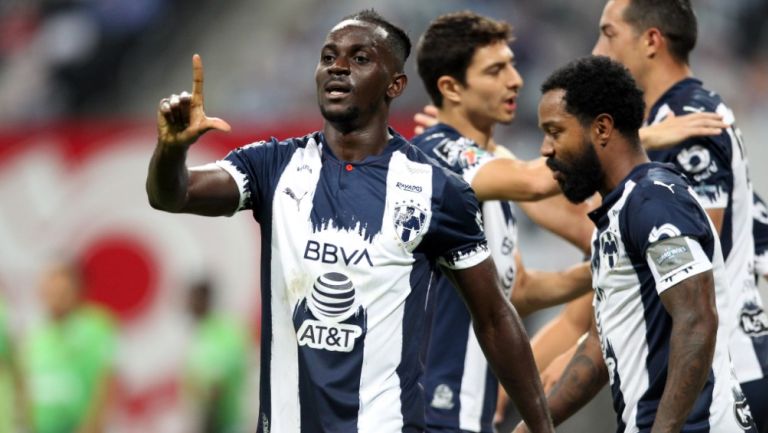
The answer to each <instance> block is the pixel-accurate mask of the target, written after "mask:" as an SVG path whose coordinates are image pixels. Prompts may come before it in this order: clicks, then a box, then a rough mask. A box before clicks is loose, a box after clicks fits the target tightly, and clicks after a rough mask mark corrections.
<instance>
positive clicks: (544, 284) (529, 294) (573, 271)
mask: <svg viewBox="0 0 768 433" xmlns="http://www.w3.org/2000/svg"><path fill="white" fill-rule="evenodd" d="M526 272H527V275H526V279H525V284H524V285H523V287H522V292H523V296H524V297H525V304H526V305H527V306H528V307H529V308H531V309H533V310H534V311H535V310H540V309H542V308H546V307H551V306H553V305H558V304H562V303H564V302H568V301H570V300H572V299H575V298H577V297H579V296H581V295H583V294H585V293H588V292H589V291H590V290H591V289H592V274H591V272H590V269H589V263H588V262H584V263H580V264H578V265H574V266H571V267H570V268H567V269H565V270H562V271H558V272H547V271H538V270H533V269H531V270H527V271H526Z"/></svg>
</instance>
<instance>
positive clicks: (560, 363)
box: [541, 350, 573, 394]
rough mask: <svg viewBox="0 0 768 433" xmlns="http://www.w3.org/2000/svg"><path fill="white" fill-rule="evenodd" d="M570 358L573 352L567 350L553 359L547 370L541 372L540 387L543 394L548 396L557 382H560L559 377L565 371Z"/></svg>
mask: <svg viewBox="0 0 768 433" xmlns="http://www.w3.org/2000/svg"><path fill="white" fill-rule="evenodd" d="M572 357H573V352H572V351H570V350H569V351H567V352H565V353H563V354H561V355H560V356H558V357H557V358H555V359H553V360H552V362H550V363H549V365H548V366H547V368H545V369H544V371H543V372H541V386H542V387H543V388H544V394H549V392H550V391H552V387H554V386H555V384H556V383H557V381H558V380H560V377H562V375H563V372H564V371H565V367H567V366H568V363H569V362H570V361H571V358H572Z"/></svg>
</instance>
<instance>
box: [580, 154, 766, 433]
mask: <svg viewBox="0 0 768 433" xmlns="http://www.w3.org/2000/svg"><path fill="white" fill-rule="evenodd" d="M589 216H590V218H591V219H592V220H593V221H594V222H595V225H596V226H597V230H596V231H595V234H594V236H593V240H592V284H593V287H594V288H595V297H594V301H593V303H594V308H595V317H596V321H597V328H598V331H599V334H600V341H601V346H602V350H603V356H604V357H605V363H606V366H607V368H608V374H609V379H610V384H611V391H612V394H613V404H614V409H615V410H616V413H617V417H618V419H617V421H618V425H619V427H618V432H638V431H640V432H648V431H650V429H651V426H652V425H653V421H654V419H655V417H656V411H657V409H658V404H659V401H660V399H661V396H662V393H663V391H664V386H665V384H666V378H667V369H668V359H669V351H670V347H669V345H670V334H671V329H672V319H671V317H670V315H669V314H668V313H667V311H666V309H665V308H664V305H663V304H662V302H661V298H660V295H661V293H663V292H664V291H665V290H675V288H674V287H673V286H675V285H676V284H678V283H679V282H681V281H683V280H685V279H686V278H689V277H691V276H693V275H696V274H699V273H702V272H706V271H709V270H712V272H713V275H714V283H715V294H716V304H717V310H718V312H719V313H720V314H722V313H723V312H725V311H728V308H729V306H728V302H729V294H730V292H729V291H728V279H727V276H726V271H725V267H724V263H723V257H722V252H721V248H720V243H719V242H718V239H717V235H716V231H715V229H714V226H713V225H712V223H711V221H710V220H709V218H708V216H707V214H706V213H705V211H704V209H703V208H702V206H701V204H700V203H699V201H698V200H697V197H696V195H695V193H694V191H693V189H692V188H691V187H690V185H689V184H688V183H687V182H686V181H685V180H684V179H683V178H682V177H681V176H680V175H679V173H678V172H676V171H675V170H673V169H672V168H671V167H669V166H667V165H661V164H657V163H648V164H642V165H639V166H637V167H635V168H634V169H633V170H632V172H631V173H630V174H629V176H627V178H626V179H625V180H624V181H623V182H622V183H621V184H620V185H619V186H618V187H616V188H615V189H614V190H613V191H611V192H610V193H609V194H608V195H606V196H605V197H604V199H603V204H602V205H601V207H600V208H598V209H597V210H595V211H593V212H591V213H590V215H589ZM728 333H729V326H728V325H727V324H726V323H725V322H723V321H720V322H719V326H718V331H717V342H716V345H715V354H714V360H713V363H712V369H711V371H710V374H709V378H708V380H707V383H706V384H705V386H704V389H703V390H702V391H701V393H700V394H699V397H698V399H697V400H696V403H695V405H694V407H693V409H692V410H691V413H690V415H689V416H688V419H687V420H686V422H685V425H684V427H683V429H682V431H683V432H686V433H692V432H697V433H698V432H718V433H732V432H738V431H742V429H743V430H746V431H755V430H752V428H753V425H752V424H751V416H750V415H749V409H748V406H747V405H746V400H745V399H744V397H743V394H742V392H741V388H740V386H739V384H738V382H737V380H736V378H735V376H733V372H732V370H731V364H730V362H729V357H728V347H727V342H728Z"/></svg>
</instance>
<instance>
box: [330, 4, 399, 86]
mask: <svg viewBox="0 0 768 433" xmlns="http://www.w3.org/2000/svg"><path fill="white" fill-rule="evenodd" d="M360 22H363V23H368V24H372V25H374V26H375V27H376V28H377V31H376V34H377V35H378V36H380V37H381V38H382V39H383V40H384V41H385V42H386V43H387V46H388V47H389V50H390V51H391V52H392V54H393V55H394V57H395V60H396V61H397V65H395V66H396V67H397V72H403V69H404V66H405V61H406V60H407V59H408V56H409V55H410V54H411V39H410V38H409V37H408V34H407V33H405V30H403V29H401V28H400V27H398V26H396V25H394V24H392V23H391V22H389V21H387V20H386V19H385V18H384V17H382V16H381V15H379V13H378V12H376V11H375V10H373V9H366V10H363V11H360V12H357V13H355V14H352V15H347V16H346V17H344V18H342V20H341V21H340V22H339V23H338V24H336V26H334V28H333V30H331V31H334V30H338V29H341V28H343V27H346V26H349V25H355V24H356V23H360Z"/></svg>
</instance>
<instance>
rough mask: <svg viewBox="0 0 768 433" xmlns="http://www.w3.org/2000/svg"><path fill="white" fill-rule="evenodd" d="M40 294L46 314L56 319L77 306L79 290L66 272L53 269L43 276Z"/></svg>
mask: <svg viewBox="0 0 768 433" xmlns="http://www.w3.org/2000/svg"><path fill="white" fill-rule="evenodd" d="M41 294H42V297H43V304H44V305H45V308H46V310H47V312H48V314H50V315H51V316H53V317H57V318H58V317H63V316H65V315H66V314H67V313H69V312H70V311H72V310H73V309H74V308H75V307H76V306H77V303H78V299H79V288H78V287H77V286H76V283H75V281H74V280H73V279H72V278H71V275H70V274H69V273H68V272H67V271H66V270H64V269H59V268H55V267H54V268H51V269H49V270H48V271H47V272H46V273H45V275H44V276H43V279H42V282H41Z"/></svg>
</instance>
